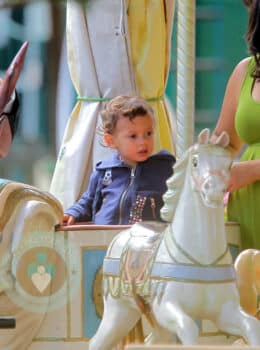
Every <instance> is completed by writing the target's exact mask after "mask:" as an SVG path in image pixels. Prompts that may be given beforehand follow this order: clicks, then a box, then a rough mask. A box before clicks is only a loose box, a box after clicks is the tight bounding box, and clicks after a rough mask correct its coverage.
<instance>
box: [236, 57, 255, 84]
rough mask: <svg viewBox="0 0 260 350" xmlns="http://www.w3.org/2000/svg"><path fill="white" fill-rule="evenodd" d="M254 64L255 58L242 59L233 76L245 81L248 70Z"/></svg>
mask: <svg viewBox="0 0 260 350" xmlns="http://www.w3.org/2000/svg"><path fill="white" fill-rule="evenodd" d="M253 62H254V58H253V57H246V58H244V59H242V60H241V61H240V62H238V64H237V65H236V66H235V68H234V70H233V74H232V75H233V76H236V77H240V78H241V79H243V78H244V76H245V74H246V71H247V69H248V68H249V67H250V66H251V65H252V64H253Z"/></svg>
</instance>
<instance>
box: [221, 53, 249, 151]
mask: <svg viewBox="0 0 260 350" xmlns="http://www.w3.org/2000/svg"><path fill="white" fill-rule="evenodd" d="M249 60H250V58H249V57H248V58H245V59H244V60H242V61H240V62H239V63H238V65H237V66H236V67H235V69H234V71H233V73H232V74H231V76H230V78H229V81H228V83H227V87H226V92H225V96H224V100H223V104H222V108H221V112H220V116H219V119H218V122H217V125H216V128H215V131H214V135H216V136H218V135H220V134H221V132H222V131H227V132H228V134H229V137H230V146H229V148H230V151H231V153H232V156H233V157H234V158H235V157H236V156H237V155H238V153H239V151H240V150H241V147H242V146H243V142H242V140H241V139H240V138H239V136H238V135H237V132H236V130H235V115H236V111H237V106H238V100H239V95H240V90H241V86H242V83H243V79H244V76H245V72H246V68H247V65H248V62H249Z"/></svg>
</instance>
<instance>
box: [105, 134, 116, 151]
mask: <svg viewBox="0 0 260 350" xmlns="http://www.w3.org/2000/svg"><path fill="white" fill-rule="evenodd" d="M103 139H104V142H105V144H106V145H107V146H108V147H111V148H114V147H115V146H114V142H113V135H111V134H108V133H105V134H104V136H103Z"/></svg>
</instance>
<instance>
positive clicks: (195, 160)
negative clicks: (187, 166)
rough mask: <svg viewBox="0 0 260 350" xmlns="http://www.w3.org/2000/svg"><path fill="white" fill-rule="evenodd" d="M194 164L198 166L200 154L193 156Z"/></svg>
mask: <svg viewBox="0 0 260 350" xmlns="http://www.w3.org/2000/svg"><path fill="white" fill-rule="evenodd" d="M192 166H193V167H194V168H196V167H197V166H198V156H197V155H196V156H193V157H192Z"/></svg>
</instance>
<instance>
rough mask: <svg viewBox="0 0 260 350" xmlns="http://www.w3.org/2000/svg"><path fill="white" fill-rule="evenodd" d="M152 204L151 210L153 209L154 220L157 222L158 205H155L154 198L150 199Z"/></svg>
mask: <svg viewBox="0 0 260 350" xmlns="http://www.w3.org/2000/svg"><path fill="white" fill-rule="evenodd" d="M150 202H151V209H152V214H153V218H154V220H156V214H155V208H156V203H155V199H154V198H153V197H150Z"/></svg>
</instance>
